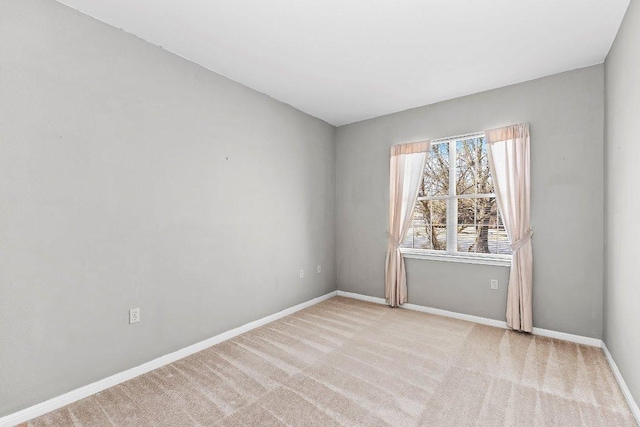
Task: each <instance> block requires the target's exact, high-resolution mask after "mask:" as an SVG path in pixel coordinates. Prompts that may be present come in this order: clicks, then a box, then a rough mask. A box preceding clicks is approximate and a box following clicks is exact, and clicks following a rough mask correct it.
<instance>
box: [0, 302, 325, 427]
mask: <svg viewBox="0 0 640 427" xmlns="http://www.w3.org/2000/svg"><path fill="white" fill-rule="evenodd" d="M337 294H338V292H337V291H333V292H329V293H328V294H326V295H322V296H320V297H318V298H314V299H312V300H310V301H307V302H303V303H302V304H298V305H295V306H293V307H290V308H287V309H286V310H282V311H280V312H278V313H275V314H272V315H270V316H266V317H263V318H262V319H258V320H256V321H253V322H250V323H247V324H245V325H242V326H239V327H237V328H235V329H231V330H229V331H227V332H223V333H221V334H220V335H216V336H215V337H212V338H209V339H206V340H204V341H201V342H199V343H196V344H193V345H190V346H189V347H185V348H183V349H181V350H178V351H175V352H173V353H170V354H167V355H164V356H161V357H158V358H157V359H153V360H151V361H150V362H146V363H143V364H142V365H140V366H136V367H135V368H131V369H128V370H126V371H124V372H120V373H118V374H115V375H112V376H110V377H107V378H105V379H102V380H99V381H96V382H94V383H91V384H89V385H86V386H83V387H80V388H77V389H75V390H72V391H70V392H68V393H65V394H63V395H60V396H57V397H54V398H52V399H49V400H47V401H44V402H42V403H38V404H36V405H34V406H31V407H29V408H26V409H23V410H21V411H18V412H15V413H13V414H9V415H6V416H4V417H2V418H0V427H11V426H15V425H17V424H20V423H23V422H25V421H29V420H31V419H33V418H36V417H39V416H41V415H44V414H46V413H48V412H51V411H54V410H56V409H59V408H62V407H63V406H66V405H69V404H70V403H73V402H76V401H78V400H80V399H84V398H85V397H89V396H91V395H93V394H96V393H98V392H100V391H102V390H105V389H107V388H109V387H113V386H115V385H118V384H120V383H123V382H125V381H128V380H130V379H132V378H135V377H137V376H140V375H142V374H146V373H147V372H150V371H153V370H154V369H157V368H160V367H162V366H164V365H168V364H169V363H172V362H175V361H176V360H180V359H182V358H184V357H187V356H189V355H191V354H194V353H197V352H199V351H202V350H204V349H206V348H209V347H211V346H213V345H216V344H219V343H221V342H223V341H226V340H228V339H230V338H233V337H236V336H238V335H240V334H243V333H245V332H248V331H250V330H252V329H255V328H258V327H260V326H263V325H266V324H267V323H271V322H273V321H274V320H278V319H280V318H282V317H285V316H288V315H289V314H293V313H295V312H296V311H300V310H302V309H304V308H307V307H310V306H312V305H315V304H318V303H319V302H322V301H325V300H327V299H329V298H332V297H334V296H336V295H337Z"/></svg>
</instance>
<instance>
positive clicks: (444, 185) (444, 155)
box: [418, 143, 449, 197]
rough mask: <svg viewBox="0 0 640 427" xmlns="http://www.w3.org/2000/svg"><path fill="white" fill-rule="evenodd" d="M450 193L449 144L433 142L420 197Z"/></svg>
mask: <svg viewBox="0 0 640 427" xmlns="http://www.w3.org/2000/svg"><path fill="white" fill-rule="evenodd" d="M448 194H449V144H447V143H440V144H433V145H432V146H431V148H430V149H429V155H428V156H427V163H426V165H425V168H424V175H423V179H422V182H421V185H420V190H419V193H418V197H429V196H447V195H448Z"/></svg>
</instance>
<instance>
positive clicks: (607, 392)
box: [24, 297, 636, 427]
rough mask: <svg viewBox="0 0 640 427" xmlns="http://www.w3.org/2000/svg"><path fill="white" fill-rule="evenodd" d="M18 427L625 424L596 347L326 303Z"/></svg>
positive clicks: (346, 302)
mask: <svg viewBox="0 0 640 427" xmlns="http://www.w3.org/2000/svg"><path fill="white" fill-rule="evenodd" d="M24 425H25V426H136V427H143V426H260V427H266V426H323V427H326V426H387V425H388V426H563V427H567V426H635V425H636V424H635V422H634V419H633V417H632V415H631V412H630V410H629V408H628V406H627V404H626V402H625V400H624V397H623V396H622V393H621V391H620V389H619V387H618V385H617V383H616V381H615V378H614V377H613V374H612V373H611V370H610V368H609V366H608V364H607V361H606V359H605V357H604V355H603V353H602V350H601V349H599V348H594V347H588V346H582V345H577V344H573V343H569V342H565V341H559V340H553V339H549V338H544V337H539V336H531V335H525V334H520V333H516V332H513V331H508V330H504V329H498V328H493V327H488V326H482V325H477V324H473V323H469V322H465V321H460V320H455V319H450V318H446V317H440V316H434V315H429V314H424V313H419V312H415V311H410V310H403V309H392V308H389V307H385V306H381V305H377V304H372V303H367V302H362V301H357V300H353V299H348V298H342V297H335V298H332V299H330V300H327V301H325V302H322V303H320V304H317V305H315V306H313V307H310V308H307V309H305V310H302V311H299V312H297V313H295V314H292V315H290V316H287V317H284V318H282V319H280V320H277V321H275V322H273V323H270V324H268V325H265V326H263V327H260V328H258V329H255V330H253V331H251V332H248V333H245V334H243V335H240V336H238V337H236V338H233V339H231V340H228V341H225V342H223V343H221V344H218V345H216V346H214V347H211V348H208V349H206V350H204V351H201V352H199V353H196V354H194V355H192V356H189V357H186V358H184V359H181V360H179V361H177V362H174V363H172V364H170V365H167V366H165V367H162V368H159V369H157V370H155V371H152V372H149V373H147V374H145V375H142V376H140V377H137V378H134V379H132V380H130V381H127V382H125V383H122V384H120V385H117V386H115V387H112V388H110V389H107V390H105V391H102V392H100V393H98V394H96V395H93V396H91V397H88V398H86V399H83V400H80V401H78V402H76V403H73V404H71V405H69V406H66V407H64V408H61V409H59V410H57V411H54V412H51V413H49V414H46V415H44V416H42V417H40V418H37V419H34V420H32V421H30V422H28V423H25V424H24Z"/></svg>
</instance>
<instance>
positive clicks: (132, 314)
mask: <svg viewBox="0 0 640 427" xmlns="http://www.w3.org/2000/svg"><path fill="white" fill-rule="evenodd" d="M139 321H140V307H137V308H132V309H131V310H129V324H134V323H138V322H139Z"/></svg>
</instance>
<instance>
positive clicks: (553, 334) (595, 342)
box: [338, 291, 602, 347]
mask: <svg viewBox="0 0 640 427" xmlns="http://www.w3.org/2000/svg"><path fill="white" fill-rule="evenodd" d="M338 295H339V296H343V297H347V298H354V299H359V300H362V301H368V302H373V303H376V304H386V301H385V299H384V298H377V297H371V296H368V295H362V294H356V293H353V292H345V291H338ZM401 308H405V309H407V310H414V311H420V312H423V313H429V314H436V315H438V316H444V317H451V318H454V319H460V320H466V321H467V322H473V323H479V324H481V325H488V326H494V327H496V328H502V329H508V328H507V322H504V321H502V320H495V319H488V318H486V317H480V316H473V315H471V314H464V313H456V312H455V311H448V310H442V309H439V308H433V307H426V306H423V305H417V304H403V305H402V306H401ZM533 333H534V335H540V336H543V337H549V338H556V339H559V340H563V341H570V342H575V343H578V344H584V345H588V346H592V347H601V346H602V340H601V339H598V338H591V337H584V336H581V335H574V334H568V333H566V332H557V331H551V330H549V329H542V328H533Z"/></svg>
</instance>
